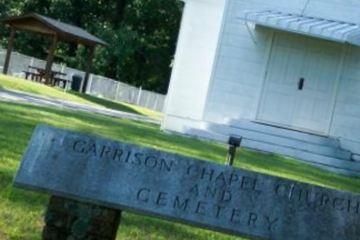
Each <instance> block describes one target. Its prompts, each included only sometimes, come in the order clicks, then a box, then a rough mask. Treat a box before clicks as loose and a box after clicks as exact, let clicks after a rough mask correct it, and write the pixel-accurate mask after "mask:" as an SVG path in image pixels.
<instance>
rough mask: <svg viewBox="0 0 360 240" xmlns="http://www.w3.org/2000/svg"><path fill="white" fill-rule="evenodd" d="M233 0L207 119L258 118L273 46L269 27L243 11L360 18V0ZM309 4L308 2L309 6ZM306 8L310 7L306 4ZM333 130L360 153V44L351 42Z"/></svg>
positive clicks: (356, 20) (346, 143) (225, 26)
mask: <svg viewBox="0 0 360 240" xmlns="http://www.w3.org/2000/svg"><path fill="white" fill-rule="evenodd" d="M307 2H308V1H307V0H294V1H287V0H278V1H268V0H229V8H228V12H227V13H226V16H225V23H224V31H223V34H222V36H221V39H220V46H219V50H218V53H217V57H216V63H215V66H214V72H213V76H212V80H211V83H210V87H209V94H208V98H207V105H206V111H205V115H204V116H205V118H204V120H205V121H210V122H216V123H227V122H229V121H231V120H234V119H248V120H254V119H255V118H256V114H257V110H258V103H259V98H260V96H261V89H262V84H263V80H264V72H265V70H266V64H267V60H268V54H269V49H270V47H269V46H270V45H271V35H272V34H271V31H272V30H270V29H267V28H263V27H257V28H254V26H253V25H250V28H251V29H250V31H249V29H247V27H246V25H245V24H244V22H242V21H241V20H239V19H238V18H237V16H238V15H239V13H240V12H241V11H244V10H265V9H275V10H279V11H283V12H291V13H302V12H303V11H304V14H305V15H309V16H316V17H323V18H327V19H334V20H339V21H347V22H353V23H360V14H359V13H358V11H356V9H360V1H359V0H346V1H344V0H310V1H309V2H308V3H307ZM306 3H307V5H306ZM305 7H306V8H305ZM343 71H344V72H343V74H342V75H341V79H340V85H339V93H338V100H337V103H336V108H335V113H334V119H333V123H332V128H331V135H332V136H334V137H338V138H339V139H341V140H342V141H341V142H342V144H343V145H344V147H346V148H351V150H352V151H354V152H357V153H359V152H360V150H359V149H360V94H359V92H360V48H358V47H351V48H349V49H348V53H347V55H346V58H345V62H344V70H343Z"/></svg>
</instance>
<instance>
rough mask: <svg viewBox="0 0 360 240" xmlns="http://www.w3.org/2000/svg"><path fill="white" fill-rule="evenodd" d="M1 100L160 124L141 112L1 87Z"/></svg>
mask: <svg viewBox="0 0 360 240" xmlns="http://www.w3.org/2000/svg"><path fill="white" fill-rule="evenodd" d="M0 101H3V102H13V103H26V104H33V105H37V106H45V107H56V108H60V109H68V110H73V111H84V112H89V113H97V114H101V115H105V116H111V117H117V118H125V119H131V120H136V121H143V122H149V123H155V124H160V121H159V120H156V119H152V118H149V117H147V116H143V115H139V114H134V113H128V112H122V111H117V110H112V109H109V108H104V107H97V106H92V105H87V104H79V103H74V102H70V101H66V100H59V99H54V98H46V97H43V96H39V95H35V94H29V93H24V92H18V91H8V90H4V89H0Z"/></svg>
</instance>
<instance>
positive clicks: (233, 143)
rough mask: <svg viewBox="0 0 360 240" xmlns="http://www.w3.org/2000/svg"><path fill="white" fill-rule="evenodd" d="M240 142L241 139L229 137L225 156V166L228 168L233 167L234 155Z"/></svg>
mask: <svg viewBox="0 0 360 240" xmlns="http://www.w3.org/2000/svg"><path fill="white" fill-rule="evenodd" d="M241 141H242V137H234V136H230V138H229V141H228V144H229V150H228V154H227V156H226V164H227V165H229V166H233V164H234V160H235V155H236V148H238V147H240V145H241Z"/></svg>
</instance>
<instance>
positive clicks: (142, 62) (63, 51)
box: [0, 0, 182, 93]
mask: <svg viewBox="0 0 360 240" xmlns="http://www.w3.org/2000/svg"><path fill="white" fill-rule="evenodd" d="M5 1H6V4H5ZM9 2H10V3H9ZM29 12H37V13H39V14H43V15H46V16H49V17H52V18H55V19H59V20H61V21H63V22H66V23H70V24H73V25H76V26H79V27H82V28H85V29H86V30H88V31H89V32H91V33H93V34H95V35H97V36H98V37H100V38H102V39H104V40H105V41H106V42H108V43H109V47H108V48H97V50H96V52H95V58H94V72H95V73H97V74H100V75H105V76H107V77H111V78H114V79H118V80H121V81H123V82H127V83H130V84H133V85H136V86H143V87H144V88H145V89H148V90H153V91H157V92H161V93H165V92H166V91H167V87H168V81H169V78H170V72H171V69H170V63H171V61H172V58H173V55H174V51H175V45H176V39H177V35H178V29H179V25H180V18H181V12H182V3H181V2H180V1H178V0H132V1H130V0H37V1H35V0H11V1H8V0H0V16H1V17H5V16H11V15H19V14H25V13H29ZM0 34H1V39H0V43H2V44H3V45H5V44H6V41H7V40H6V39H7V35H8V31H7V30H6V29H4V28H1V30H0ZM49 44H50V43H49V41H48V40H47V39H46V38H45V37H39V35H36V34H29V33H18V34H17V38H16V41H15V49H16V50H17V51H20V52H22V53H24V54H28V55H31V56H34V57H38V58H45V57H46V55H47V49H48V47H49ZM85 54H86V52H85V51H84V48H83V47H78V46H77V45H75V44H60V46H59V48H58V50H57V51H56V60H57V61H61V62H64V63H66V64H67V65H68V66H71V67H75V68H83V67H84V66H83V65H84V59H86V56H85Z"/></svg>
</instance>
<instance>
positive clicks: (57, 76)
mask: <svg viewBox="0 0 360 240" xmlns="http://www.w3.org/2000/svg"><path fill="white" fill-rule="evenodd" d="M28 67H29V69H33V70H36V72H33V71H24V73H25V78H26V79H28V78H29V77H30V79H31V80H33V81H37V82H42V81H43V79H44V78H45V74H46V70H45V69H44V68H40V67H35V66H28ZM66 75H67V74H66V73H63V72H59V71H53V70H51V72H50V84H51V85H52V86H60V84H62V85H63V88H66V86H67V84H68V83H69V82H70V80H68V79H66V78H64V76H66Z"/></svg>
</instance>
